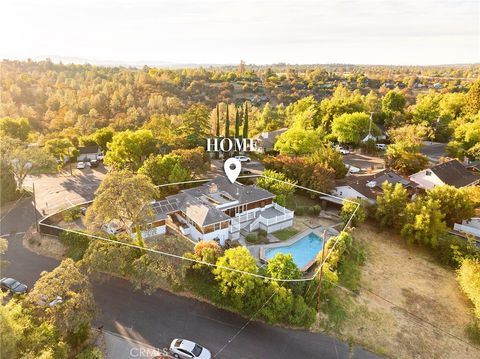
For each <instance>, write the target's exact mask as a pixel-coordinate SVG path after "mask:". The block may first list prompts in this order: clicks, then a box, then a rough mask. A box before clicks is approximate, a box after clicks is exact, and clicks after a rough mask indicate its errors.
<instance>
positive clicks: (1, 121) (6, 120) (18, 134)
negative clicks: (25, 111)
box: [0, 117, 30, 142]
mask: <svg viewBox="0 0 480 359" xmlns="http://www.w3.org/2000/svg"><path fill="white" fill-rule="evenodd" d="M29 133H30V124H29V123H28V120H27V119H26V118H11V117H3V118H0V138H1V137H3V136H9V137H12V138H16V139H19V140H20V141H22V142H25V141H27V139H28V134H29Z"/></svg>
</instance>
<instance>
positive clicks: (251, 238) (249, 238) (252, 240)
mask: <svg viewBox="0 0 480 359" xmlns="http://www.w3.org/2000/svg"><path fill="white" fill-rule="evenodd" d="M245 239H246V240H247V242H249V243H255V244H257V243H259V242H260V240H259V238H258V233H256V232H252V233H249V234H248V235H247V237H246V238H245Z"/></svg>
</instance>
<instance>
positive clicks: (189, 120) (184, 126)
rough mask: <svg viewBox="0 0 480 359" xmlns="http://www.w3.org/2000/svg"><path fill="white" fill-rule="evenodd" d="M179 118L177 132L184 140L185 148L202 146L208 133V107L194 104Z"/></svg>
mask: <svg viewBox="0 0 480 359" xmlns="http://www.w3.org/2000/svg"><path fill="white" fill-rule="evenodd" d="M180 118H181V120H182V122H181V126H180V128H179V134H180V135H181V136H182V138H183V140H184V141H185V146H186V147H187V148H196V147H198V146H204V145H205V139H206V138H207V137H208V136H209V134H210V125H209V122H208V118H209V111H208V108H207V107H206V106H205V105H201V104H194V105H192V106H190V108H189V109H188V110H187V111H186V112H185V113H183V114H182V115H181V116H180Z"/></svg>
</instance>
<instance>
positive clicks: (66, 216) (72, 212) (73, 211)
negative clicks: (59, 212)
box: [63, 207, 82, 222]
mask: <svg viewBox="0 0 480 359" xmlns="http://www.w3.org/2000/svg"><path fill="white" fill-rule="evenodd" d="M81 215H82V211H81V209H80V207H73V208H69V209H67V210H66V211H65V212H63V220H64V221H65V222H73V221H75V220H76V219H79V218H80V216H81Z"/></svg>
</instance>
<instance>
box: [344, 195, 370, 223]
mask: <svg viewBox="0 0 480 359" xmlns="http://www.w3.org/2000/svg"><path fill="white" fill-rule="evenodd" d="M347 200H348V201H343V204H342V209H341V211H340V219H341V220H342V222H343V224H344V225H346V224H347V223H348V221H350V218H351V221H350V226H352V227H356V226H358V225H360V224H362V223H363V222H365V220H366V219H367V211H366V210H365V204H364V203H363V202H362V201H361V200H358V199H356V198H347Z"/></svg>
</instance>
